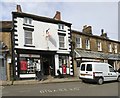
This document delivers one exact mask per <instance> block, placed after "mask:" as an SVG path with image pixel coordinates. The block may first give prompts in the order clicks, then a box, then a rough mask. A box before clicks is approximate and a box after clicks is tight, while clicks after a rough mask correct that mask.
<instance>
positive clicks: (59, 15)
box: [54, 11, 61, 20]
mask: <svg viewBox="0 0 120 98" xmlns="http://www.w3.org/2000/svg"><path fill="white" fill-rule="evenodd" d="M54 19H56V20H61V13H60V12H59V11H56V14H55V16H54Z"/></svg>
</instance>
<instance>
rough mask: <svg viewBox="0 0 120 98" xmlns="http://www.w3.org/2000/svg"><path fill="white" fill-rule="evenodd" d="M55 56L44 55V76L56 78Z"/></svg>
mask: <svg viewBox="0 0 120 98" xmlns="http://www.w3.org/2000/svg"><path fill="white" fill-rule="evenodd" d="M54 68H55V64H54V55H42V70H43V73H44V75H51V76H54V74H55V73H54V72H55V71H54V70H55V69H54Z"/></svg>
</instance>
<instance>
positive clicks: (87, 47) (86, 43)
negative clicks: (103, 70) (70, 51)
mask: <svg viewBox="0 0 120 98" xmlns="http://www.w3.org/2000/svg"><path fill="white" fill-rule="evenodd" d="M85 48H86V49H90V39H89V38H87V39H85Z"/></svg>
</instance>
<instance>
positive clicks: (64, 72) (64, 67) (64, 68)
mask: <svg viewBox="0 0 120 98" xmlns="http://www.w3.org/2000/svg"><path fill="white" fill-rule="evenodd" d="M62 68H63V74H66V66H65V65H63V66H62Z"/></svg>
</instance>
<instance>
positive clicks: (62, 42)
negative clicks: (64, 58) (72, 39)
mask: <svg viewBox="0 0 120 98" xmlns="http://www.w3.org/2000/svg"><path fill="white" fill-rule="evenodd" d="M60 37H63V41H60ZM65 43H66V42H65V35H63V34H59V48H63V49H65V48H66V46H65ZM60 44H63V45H64V46H63V47H61V45H60Z"/></svg>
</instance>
